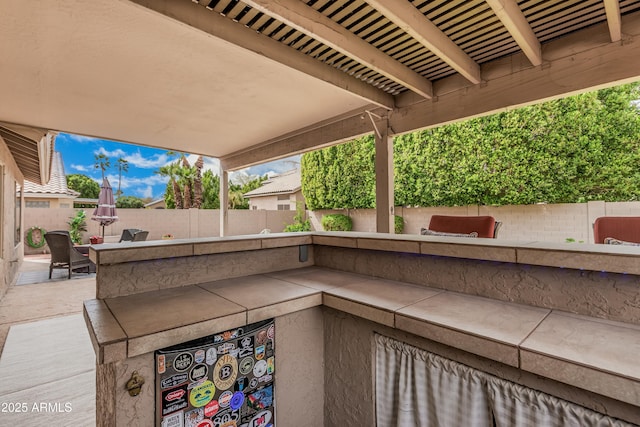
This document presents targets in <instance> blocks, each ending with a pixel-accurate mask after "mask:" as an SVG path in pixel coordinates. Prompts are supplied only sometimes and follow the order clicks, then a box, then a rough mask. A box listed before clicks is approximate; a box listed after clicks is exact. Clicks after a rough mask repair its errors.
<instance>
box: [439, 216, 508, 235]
mask: <svg viewBox="0 0 640 427" xmlns="http://www.w3.org/2000/svg"><path fill="white" fill-rule="evenodd" d="M495 224H496V220H495V218H494V217H492V216H475V215H468V216H463V215H432V216H431V221H430V222H429V227H428V229H429V230H431V231H441V232H445V233H460V234H469V233H473V232H474V231H475V232H476V233H478V236H477V237H486V238H494V237H495V236H494V231H495Z"/></svg>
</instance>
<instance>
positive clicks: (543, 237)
mask: <svg viewBox="0 0 640 427" xmlns="http://www.w3.org/2000/svg"><path fill="white" fill-rule="evenodd" d="M11 192H13V190H11ZM292 203H293V202H292ZM85 211H86V212H87V217H90V216H91V212H92V211H93V210H92V209H85ZM75 212H76V209H41V208H26V209H24V227H23V229H24V230H25V232H26V230H28V229H29V227H31V226H35V225H37V226H39V227H44V228H45V229H46V230H60V229H64V230H66V229H68V225H67V221H69V218H70V217H72V216H73V215H74V214H75ZM327 213H348V214H349V215H350V216H351V218H352V219H353V231H362V232H374V231H375V210H373V209H350V210H344V211H338V210H335V211H327V210H324V211H314V212H311V211H308V212H307V215H308V217H309V219H310V220H311V224H312V229H313V230H322V225H321V223H320V220H321V218H322V216H323V215H325V214H327ZM295 214H296V212H295V208H292V210H290V211H275V210H244V209H242V210H230V211H229V233H228V235H231V236H233V235H243V234H255V233H259V232H261V231H262V230H265V229H269V230H271V231H272V232H274V233H277V232H281V231H283V230H284V227H285V226H286V225H287V224H291V223H293V217H294V215H295ZM396 214H397V215H400V216H402V217H403V218H404V221H405V228H404V234H419V233H420V228H422V227H427V226H428V225H429V219H430V218H431V215H434V214H442V215H492V216H493V217H495V218H496V220H498V221H501V222H502V228H501V229H500V232H499V234H498V239H501V240H514V241H547V242H566V240H567V239H573V240H575V242H577V243H576V244H578V243H580V242H584V243H593V228H592V224H593V222H594V221H595V219H596V218H598V217H600V216H625V215H626V216H629V215H640V202H615V203H605V202H589V203H575V204H570V203H567V204H556V205H521V206H459V207H451V208H447V207H441V208H402V207H398V208H396ZM118 216H119V217H120V220H119V221H118V222H116V223H114V224H113V225H110V226H108V227H106V228H105V235H106V236H114V238H116V237H119V236H120V235H121V234H122V229H124V228H140V229H144V230H149V237H148V240H158V239H160V238H161V237H162V235H163V234H168V233H170V234H173V236H174V237H175V238H176V239H180V238H195V237H216V236H219V235H220V219H219V218H220V211H219V210H208V209H200V210H198V209H188V210H182V209H118ZM6 226H7V225H6V224H5V227H6ZM87 228H88V231H87V232H86V233H84V240H85V242H86V243H88V241H89V237H90V236H93V235H98V234H100V233H101V231H100V229H99V226H98V224H97V223H96V222H95V221H91V220H88V221H87ZM42 251H43V249H40V250H33V249H31V248H29V247H28V246H25V253H26V254H31V253H39V252H42Z"/></svg>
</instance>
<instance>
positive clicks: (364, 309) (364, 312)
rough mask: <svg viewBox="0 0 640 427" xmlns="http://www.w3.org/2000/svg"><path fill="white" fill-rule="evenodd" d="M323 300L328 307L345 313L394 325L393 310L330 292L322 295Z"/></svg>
mask: <svg viewBox="0 0 640 427" xmlns="http://www.w3.org/2000/svg"><path fill="white" fill-rule="evenodd" d="M322 302H323V304H324V305H325V306H327V307H331V308H334V309H336V310H339V311H344V312H345V313H349V314H353V315H354V316H358V317H362V318H363V319H367V320H371V321H372V322H376V323H379V324H381V325H386V326H390V327H393V326H394V314H393V312H392V311H389V310H384V309H381V308H379V307H372V306H370V305H366V304H360V303H359V302H355V301H351V300H348V299H344V298H339V297H335V296H333V295H328V294H324V295H323V296H322Z"/></svg>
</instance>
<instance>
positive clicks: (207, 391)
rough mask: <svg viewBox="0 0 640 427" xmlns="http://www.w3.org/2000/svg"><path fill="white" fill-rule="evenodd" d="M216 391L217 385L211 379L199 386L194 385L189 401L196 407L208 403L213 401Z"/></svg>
mask: <svg viewBox="0 0 640 427" xmlns="http://www.w3.org/2000/svg"><path fill="white" fill-rule="evenodd" d="M215 392H216V387H215V386H214V385H213V383H212V382H211V381H205V382H203V383H202V384H200V385H199V386H197V387H194V388H193V389H192V390H191V392H190V393H189V403H191V406H193V407H195V408H199V407H201V406H204V405H206V404H207V403H209V402H211V401H212V400H213V397H214V393H215Z"/></svg>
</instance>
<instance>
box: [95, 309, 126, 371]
mask: <svg viewBox="0 0 640 427" xmlns="http://www.w3.org/2000/svg"><path fill="white" fill-rule="evenodd" d="M84 319H85V324H86V327H87V330H88V331H89V337H90V338H91V344H92V345H93V350H94V351H95V353H96V357H97V362H98V363H111V362H116V361H118V360H124V359H125V358H126V357H127V342H126V340H127V334H125V333H124V331H123V330H122V328H121V327H120V324H119V323H118V321H117V320H116V318H115V317H113V314H112V313H111V311H110V310H109V308H108V307H107V305H106V304H105V302H104V301H102V300H95V299H93V300H87V301H85V302H84Z"/></svg>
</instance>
